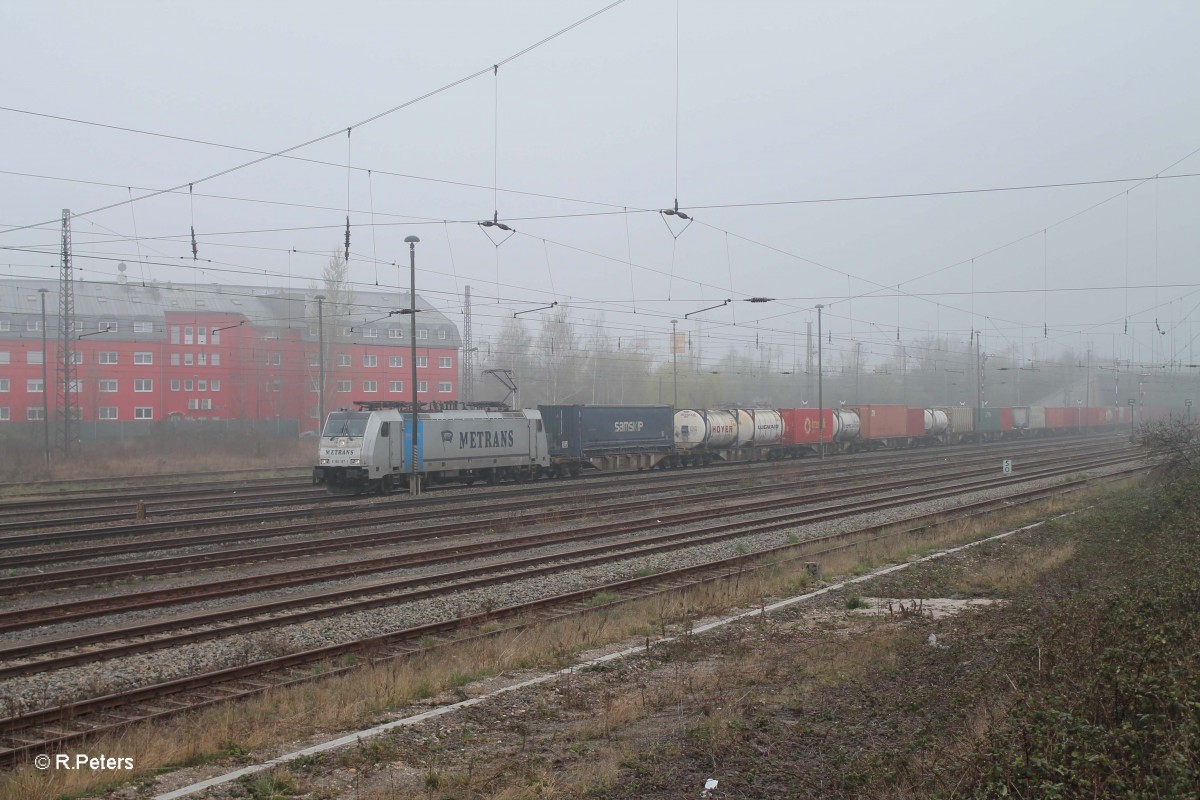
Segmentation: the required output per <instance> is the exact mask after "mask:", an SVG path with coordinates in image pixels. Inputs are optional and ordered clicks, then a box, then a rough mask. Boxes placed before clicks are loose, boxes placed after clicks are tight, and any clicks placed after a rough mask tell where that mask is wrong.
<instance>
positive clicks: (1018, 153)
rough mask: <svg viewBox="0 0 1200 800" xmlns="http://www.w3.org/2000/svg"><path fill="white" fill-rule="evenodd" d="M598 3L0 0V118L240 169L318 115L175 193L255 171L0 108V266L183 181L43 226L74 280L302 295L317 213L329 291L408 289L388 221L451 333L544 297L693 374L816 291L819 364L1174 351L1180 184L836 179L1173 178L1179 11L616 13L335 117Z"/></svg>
mask: <svg viewBox="0 0 1200 800" xmlns="http://www.w3.org/2000/svg"><path fill="white" fill-rule="evenodd" d="M604 5H606V3H605V2H603V0H595V1H593V2H580V1H578V0H555V1H554V2H549V1H547V2H533V1H532V0H530V1H523V2H511V3H485V2H457V3H454V2H451V3H435V2H406V3H348V4H342V5H341V6H339V7H337V8H334V7H333V6H330V5H329V4H324V3H294V2H292V3H283V2H278V3H249V4H240V3H232V2H210V3H202V4H195V3H193V4H185V3H181V2H167V3H149V2H144V3H143V2H119V3H103V4H102V3H66V2H45V3H32V2H24V3H7V4H4V6H3V7H2V8H0V23H2V24H0V61H2V63H3V65H4V74H5V75H6V76H7V80H6V81H5V86H4V89H3V91H2V92H0V106H4V107H6V108H8V109H17V110H20V111H24V112H38V113H40V114H49V115H57V116H62V117H70V118H73V119H77V120H83V121H88V122H96V123H103V124H105V125H111V126H120V127H125V128H133V129H139V130H142V131H147V132H153V133H156V134H167V135H169V136H174V137H184V138H187V139H194V140H202V141H205V142H211V143H219V144H224V145H230V146H233V147H240V148H248V149H251V150H263V151H269V152H275V151H279V150H283V149H285V148H289V147H292V146H294V145H296V144H299V143H302V142H305V141H308V140H310V139H313V138H316V137H319V136H323V135H325V134H329V133H334V132H338V131H340V132H341V133H340V135H336V136H333V137H331V138H329V139H327V140H325V141H322V142H319V143H317V144H313V145H311V146H308V147H305V148H302V149H300V150H296V151H294V152H292V153H291V154H290V155H292V156H298V157H300V158H303V159H312V160H316V161H321V162H329V163H328V164H318V163H309V162H305V161H301V160H297V159H293V158H275V159H271V160H268V161H264V162H263V163H259V164H257V165H254V166H250V167H247V168H244V169H241V170H238V171H235V172H232V173H230V174H227V175H224V176H221V177H218V178H214V179H211V180H202V179H204V178H206V177H207V176H210V175H214V174H215V173H219V172H222V171H224V170H227V169H229V168H230V167H234V166H237V165H240V164H244V163H246V162H248V161H251V160H253V159H254V158H257V157H258V156H256V155H255V154H254V153H251V152H244V151H242V152H239V151H238V150H236V149H231V148H228V147H226V148H222V147H216V146H211V145H207V144H200V143H194V142H184V141H177V140H172V139H168V138H164V137H161V136H147V135H141V134H137V133H132V132H126V131H118V130H112V129H105V128H101V127H96V126H92V125H83V124H78V123H72V122H66V121H62V120H53V119H47V118H44V117H38V116H33V115H30V114H27V113H18V112H16V111H12V110H5V111H0V124H2V126H3V127H2V130H3V131H4V136H3V142H4V144H5V147H4V148H3V151H2V153H0V170H3V171H4V172H3V173H0V247H3V248H5V249H3V250H0V274H3V275H5V277H12V278H18V279H20V278H31V279H46V278H54V277H57V262H58V258H57V247H58V226H57V224H56V223H54V224H50V225H48V226H46V227H45V228H40V229H35V230H22V231H13V232H4V231H6V230H7V229H8V228H11V227H17V226H25V225H30V224H33V223H39V222H48V221H54V220H57V218H58V217H59V216H60V214H61V210H62V209H64V208H70V209H71V210H72V211H73V212H76V213H80V212H84V211H88V210H90V209H95V208H98V207H101V206H106V205H110V204H113V203H120V202H121V201H124V200H128V199H129V198H130V196H131V194H132V196H133V197H139V196H141V195H144V194H147V191H146V190H148V189H163V188H169V187H173V186H179V185H185V184H187V183H189V182H194V186H193V193H192V196H191V197H189V193H188V191H187V189H186V188H185V189H183V190H182V191H180V192H176V193H173V194H168V195H160V196H157V197H153V198H150V199H145V200H141V201H139V202H137V203H134V204H132V205H129V204H124V205H120V206H118V207H115V208H112V209H110V210H106V211H102V212H98V213H95V214H92V215H89V216H87V217H82V218H77V219H76V220H75V221H74V223H73V230H74V244H75V251H76V262H75V263H76V267H77V269H78V270H79V272H80V277H82V278H83V279H85V280H105V279H112V278H114V277H115V275H116V264H117V261H118V260H123V261H125V262H126V263H127V264H128V265H129V272H128V274H129V277H130V279H131V280H151V279H154V280H159V281H174V282H177V283H179V282H184V283H186V282H202V283H211V282H219V283H223V284H255V285H268V286H277V287H281V288H292V289H302V288H304V287H306V286H308V285H309V283H310V282H311V281H313V280H316V279H318V278H319V276H320V273H321V269H322V267H323V266H324V264H325V263H326V262H327V261H328V258H329V253H330V252H331V251H333V250H340V249H341V248H342V245H343V236H344V230H343V226H344V223H345V217H346V214H347V205H348V206H349V214H350V217H351V222H352V224H353V226H354V227H353V230H352V242H351V250H352V255H351V274H352V276H353V278H354V280H355V281H356V282H358V283H360V284H362V285H364V286H370V287H372V288H373V287H374V286H376V285H378V286H380V287H383V288H387V287H397V286H399V287H403V288H407V283H408V271H407V267H408V261H407V258H408V256H407V248H406V246H405V245H403V239H404V237H405V236H408V235H412V234H415V235H417V236H419V237H420V238H421V243H420V244H419V245H418V246H417V267H418V279H417V291H418V293H419V294H421V295H422V296H424V297H425V298H426V299H427V300H429V301H430V302H432V303H434V304H435V305H436V306H438V307H439V308H440V309H442V310H443V311H444V312H445V313H446V314H447V315H448V316H450V318H451V319H452V320H454V321H455V322H456V323H458V324H460V325H461V319H462V317H461V293H462V290H463V287H464V286H466V285H467V284H470V285H471V287H472V294H473V298H474V312H475V314H474V327H475V335H476V338H477V339H482V338H484V337H494V336H495V334H496V332H497V331H498V330H499V326H500V324H501V323H502V321H503V320H504V319H506V318H511V317H512V314H513V313H515V312H519V311H522V310H528V309H534V308H537V307H538V306H540V305H547V304H549V303H550V302H553V301H558V302H560V303H565V302H568V301H570V303H571V304H572V306H573V307H574V309H576V312H575V314H576V318H577V319H581V320H602V321H603V325H604V330H605V331H606V332H607V333H608V334H609V335H610V336H613V337H617V336H621V337H645V338H646V339H647V340H648V341H650V342H652V344H653V346H655V347H660V348H661V347H663V346H664V345H665V337H666V334H667V332H669V330H670V320H671V319H677V320H680V323H679V324H680V330H681V331H687V332H689V333H692V334H694V335H695V336H697V337H699V336H704V337H705V340H706V342H707V344H706V345H705V348H704V352H705V353H706V354H707V353H712V354H713V357H714V358H715V357H717V356H719V354H720V353H721V352H722V351H723V350H725V349H727V348H729V347H743V346H750V345H753V344H754V343H755V342H756V341H758V342H759V343H760V344H761V343H764V342H766V343H772V344H774V345H777V346H779V347H781V348H783V349H788V350H790V348H791V347H792V346H793V343H794V342H797V341H798V342H799V345H800V346H801V347H802V346H803V339H804V330H805V324H806V323H807V322H810V321H814V320H815V316H814V312H813V311H812V308H813V306H814V305H815V304H817V303H823V304H825V305H826V306H827V308H826V310H825V313H824V320H823V321H824V324H825V327H826V329H827V330H829V331H831V332H832V335H833V343H832V345H831V347H833V348H834V349H841V350H845V349H848V348H849V347H851V346H852V345H851V343H852V342H853V341H861V342H863V343H864V345H863V347H864V348H865V350H866V351H867V352H868V353H873V354H876V355H877V356H882V355H886V354H887V353H889V352H890V350H891V348H892V347H893V346H894V345H895V343H896V341H897V338H896V337H897V328H898V329H899V334H900V340H901V341H913V340H916V339H917V338H918V337H921V336H925V335H930V336H933V335H939V334H940V335H942V336H948V337H951V338H956V339H965V338H966V337H967V335H968V332H969V331H970V330H972V329H976V330H980V331H982V335H983V342H984V346H985V347H986V348H987V349H989V350H993V349H994V350H996V351H999V350H1002V349H1005V348H1009V347H1013V346H1016V347H1018V348H1019V349H1020V350H1021V352H1022V353H1023V354H1025V355H1026V356H1027V357H1032V356H1034V355H1038V356H1039V357H1040V356H1044V355H1046V354H1048V353H1050V352H1056V351H1058V350H1061V349H1062V348H1068V347H1069V348H1074V349H1075V350H1077V351H1081V350H1083V349H1085V348H1087V347H1089V346H1091V347H1093V348H1094V349H1095V350H1096V352H1097V353H1103V354H1106V355H1107V356H1110V357H1111V355H1112V354H1113V353H1114V350H1115V354H1116V355H1117V356H1118V357H1120V358H1131V357H1132V359H1133V360H1134V361H1136V362H1151V361H1153V362H1158V363H1161V362H1163V361H1164V360H1168V359H1176V360H1182V361H1184V362H1189V361H1191V360H1193V356H1192V344H1193V338H1194V337H1195V336H1196V335H1198V334H1200V326H1196V325H1195V323H1196V322H1197V321H1198V320H1200V311H1197V306H1198V305H1200V280H1197V277H1196V276H1197V274H1198V270H1197V266H1200V228H1198V227H1197V225H1196V220H1197V219H1200V179H1198V178H1189V177H1180V178H1174V179H1168V178H1162V179H1159V180H1157V181H1149V182H1146V183H1139V182H1127V183H1108V184H1102V185H1089V186H1075V187H1061V188H1049V189H1038V190H1026V191H1006V192H986V193H966V194H947V195H940V196H930V197H909V198H893V199H873V200H849V199H845V200H843V198H855V197H863V196H879V195H895V194H909V193H925V192H947V191H953V190H978V189H995V188H1003V187H1017V186H1026V185H1033V184H1054V183H1071V182H1087V181H1105V180H1113V179H1120V178H1146V177H1150V176H1154V175H1156V174H1159V173H1161V174H1162V175H1164V176H1170V175H1186V174H1190V173H1200V154H1197V155H1190V157H1189V154H1193V153H1194V152H1195V151H1197V149H1198V148H1200V80H1197V76H1200V48H1197V47H1196V46H1195V34H1196V32H1197V31H1198V30H1200V4H1197V3H1194V2H1150V3H1146V2H1128V3H1119V2H1109V3H1095V2H1054V3H1039V2H1009V3H978V2H976V3H950V2H940V3H916V2H904V3H893V2H878V3H862V2H860V3H833V2H819V3H818V2H783V1H782V0H781V1H780V2H748V3H733V2H702V1H701V0H680V2H678V3H675V2H672V1H671V0H627V1H626V2H625V3H623V4H621V5H618V6H616V7H615V8H612V9H611V10H608V11H606V12H604V13H603V14H600V15H599V16H597V17H595V18H594V19H592V20H590V21H588V22H586V23H584V24H582V25H580V26H579V27H577V28H575V29H574V30H572V31H570V32H568V33H566V34H564V35H562V36H561V37H559V38H557V39H555V40H553V41H551V42H548V43H546V44H544V45H542V46H540V47H538V48H537V49H534V50H532V51H531V52H529V53H527V54H525V55H522V56H521V57H519V58H517V59H515V60H512V61H510V62H508V63H506V64H504V65H503V66H501V67H500V68H499V73H498V75H493V74H492V72H491V71H490V70H488V71H487V72H486V73H485V74H483V75H481V76H479V77H476V78H474V79H472V80H470V81H467V82H465V83H463V84H461V85H459V86H457V87H454V88H451V89H449V90H447V91H444V92H441V93H439V94H436V95H435V96H433V97H430V98H428V99H425V100H421V101H419V102H415V103H413V104H412V105H410V106H408V107H406V108H403V109H401V110H398V111H395V112H394V113H391V114H389V115H387V116H384V117H382V118H380V119H378V120H376V121H373V122H370V123H369V124H365V125H362V126H358V125H357V123H359V122H361V121H364V120H366V119H368V118H370V117H373V116H374V115H376V114H378V113H380V112H382V111H386V110H388V109H392V108H394V107H396V106H400V105H402V104H405V103H408V102H409V101H412V100H415V99H416V98H419V97H421V96H422V95H425V94H426V93H428V92H431V91H433V90H435V89H438V88H439V87H442V86H445V85H446V84H449V83H451V82H453V81H456V80H459V79H461V78H464V77H466V76H468V75H471V74H472V73H475V72H478V71H480V70H485V69H487V68H488V67H490V66H491V65H493V64H497V63H498V62H500V61H501V60H503V59H507V58H508V57H510V56H512V55H513V54H515V53H518V52H519V51H521V50H523V49H524V48H526V47H528V46H530V45H532V44H535V43H537V42H539V41H540V40H542V39H543V38H545V37H546V36H548V35H550V34H552V33H554V32H556V31H558V30H560V29H562V28H564V27H566V26H567V25H570V24H572V23H574V22H576V21H578V20H580V19H582V18H584V17H586V16H588V15H589V14H592V13H593V12H595V11H597V10H599V9H601V8H602V7H603V6H604ZM677 36H678V56H677V50H676V41H677ZM677 63H678V68H677ZM350 126H354V127H353V129H352V130H351V133H350V135H349V137H347V136H346V133H345V129H346V128H347V127H350ZM1185 157H1186V158H1185ZM1181 159H1182V160H1181ZM347 162H348V163H349V165H350V166H351V167H353V168H354V169H353V170H352V171H350V172H349V175H348V171H347V168H346V167H347ZM1168 168H1169V169H1168ZM366 170H370V171H371V173H370V176H369V177H368V174H367V172H366ZM1164 170H1166V171H1165V172H1164ZM11 173H27V174H29V175H37V176H43V177H40V178H34V177H22V176H18V175H14V174H11ZM389 173H390V174H389ZM401 176H410V177H401ZM47 178H60V179H68V180H49V179H47ZM348 178H349V200H348V198H347V182H348ZM84 181H92V182H97V183H100V184H111V185H109V186H104V185H88V184H87V183H83V182H84ZM494 181H495V182H494ZM496 182H498V185H499V187H500V191H499V192H494V191H493V188H492V187H493V186H495V185H496ZM464 184H468V185H464ZM127 187H128V188H127ZM535 195H543V196H535ZM676 198H678V202H679V205H680V207H681V208H682V209H685V210H687V211H688V213H689V214H692V215H693V216H694V217H695V222H694V223H693V224H692V225H691V226H690V227H688V228H687V229H686V230H684V229H683V224H682V223H681V222H680V221H679V220H678V219H676V218H671V217H665V216H664V215H662V214H659V213H657V212H656V211H655V210H656V209H663V208H669V207H671V206H672V205H673V204H674V203H675V201H676ZM1110 198H1115V199H1111V200H1110ZM811 200H828V201H830V202H805V203H790V204H782V205H765V206H764V205H744V206H742V207H734V206H739V205H741V204H763V203H788V202H790V201H811ZM1104 201H1109V202H1104ZM289 204H291V205H289ZM1093 206H1096V207H1095V208H1092V207H1093ZM1087 209H1090V210H1087ZM497 212H498V215H499V218H500V220H501V221H507V222H508V223H509V224H510V225H511V226H512V227H515V228H516V229H517V231H518V233H517V234H516V235H515V236H513V237H512V238H511V239H510V240H508V241H506V242H505V243H503V244H501V245H499V246H496V245H495V244H494V242H496V241H499V240H500V236H499V235H498V234H497V233H496V231H495V229H494V228H493V229H491V230H489V231H486V232H485V231H484V230H483V229H482V228H480V227H479V226H478V225H477V224H475V223H476V222H477V221H479V220H485V219H491V218H492V216H493V214H494V213H497ZM1081 212H1082V213H1081ZM1072 217H1073V218H1072ZM372 219H373V221H374V223H375V226H374V228H372V227H371V223H372ZM135 225H136V229H137V234H138V236H139V239H138V240H137V241H136V242H135V241H134V239H133V234H134V228H135ZM193 225H194V226H195V228H196V231H197V235H198V240H199V251H200V257H201V259H203V260H201V261H193V260H192V258H191V247H190V241H189V238H188V235H189V234H188V231H189V227H190V226H193ZM282 229H287V230H282ZM488 233H491V234H492V236H493V237H494V238H493V239H491V240H489V239H488V238H487V234H488ZM676 237H677V238H676ZM1014 242H1015V243H1014ZM1010 243H1012V244H1010ZM30 249H32V250H40V251H42V252H41V253H36V252H28V250H30ZM972 259H974V260H973V261H972ZM397 263H399V264H400V267H398V266H396V264H397ZM897 285H899V289H897V288H896V287H897ZM1126 286H1133V287H1141V288H1132V289H1128V290H1127V289H1126V288H1125V287H1126ZM882 287H890V289H887V288H882ZM1106 287H1107V288H1106ZM1064 290H1071V291H1064ZM872 293H882V294H883V295H885V296H882V297H868V296H867V295H870V294H872ZM752 296H765V297H771V298H776V299H775V300H774V301H773V302H771V303H766V304H748V303H746V302H743V300H744V299H745V298H748V297H752ZM727 297H728V298H733V299H734V300H735V302H734V303H733V304H731V305H730V306H728V307H724V308H720V309H716V310H713V311H710V312H705V313H703V314H699V315H696V314H693V315H692V318H691V319H688V320H686V321H685V320H684V315H685V314H689V313H690V312H695V311H697V310H698V309H700V308H703V307H705V306H709V305H713V304H715V303H719V302H721V300H723V299H725V298H727ZM697 317H698V318H699V320H700V321H699V322H697V321H695V318H697ZM525 318H526V319H528V321H529V322H530V323H533V324H536V322H537V320H538V314H536V313H534V314H529V315H526V317H525ZM1126 319H1128V320H1129V327H1128V330H1129V333H1128V334H1127V333H1126V332H1125V330H1126V325H1125V320H1126ZM734 323H736V324H734ZM1156 324H1157V326H1158V327H1159V328H1161V329H1162V330H1165V331H1167V334H1168V335H1167V336H1161V335H1160V334H1158V333H1157V331H1156ZM1044 332H1045V333H1044ZM1152 342H1156V344H1154V345H1153V348H1154V349H1152ZM1035 348H1036V350H1035Z"/></svg>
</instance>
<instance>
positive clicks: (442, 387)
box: [438, 381, 453, 394]
mask: <svg viewBox="0 0 1200 800" xmlns="http://www.w3.org/2000/svg"><path fill="white" fill-rule="evenodd" d="M438 391H439V392H441V393H442V394H449V393H450V392H451V391H453V390H452V389H451V388H450V381H438Z"/></svg>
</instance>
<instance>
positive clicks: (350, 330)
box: [342, 326, 354, 339]
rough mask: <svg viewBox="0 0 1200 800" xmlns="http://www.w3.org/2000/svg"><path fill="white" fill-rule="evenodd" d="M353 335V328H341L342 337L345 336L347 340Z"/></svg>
mask: <svg viewBox="0 0 1200 800" xmlns="http://www.w3.org/2000/svg"><path fill="white" fill-rule="evenodd" d="M353 335H354V328H347V327H344V326H343V327H342V336H345V337H346V338H347V339H348V338H350V337H351V336H353Z"/></svg>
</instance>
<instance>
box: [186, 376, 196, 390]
mask: <svg viewBox="0 0 1200 800" xmlns="http://www.w3.org/2000/svg"><path fill="white" fill-rule="evenodd" d="M195 388H196V382H195V381H193V380H192V379H191V378H188V379H187V380H186V381H184V382H183V390H184V391H185V392H190V391H192V390H193V389H195Z"/></svg>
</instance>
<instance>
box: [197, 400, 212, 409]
mask: <svg viewBox="0 0 1200 800" xmlns="http://www.w3.org/2000/svg"><path fill="white" fill-rule="evenodd" d="M200 410H201V411H211V410H212V399H211V398H208V397H203V398H201V399H200Z"/></svg>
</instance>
